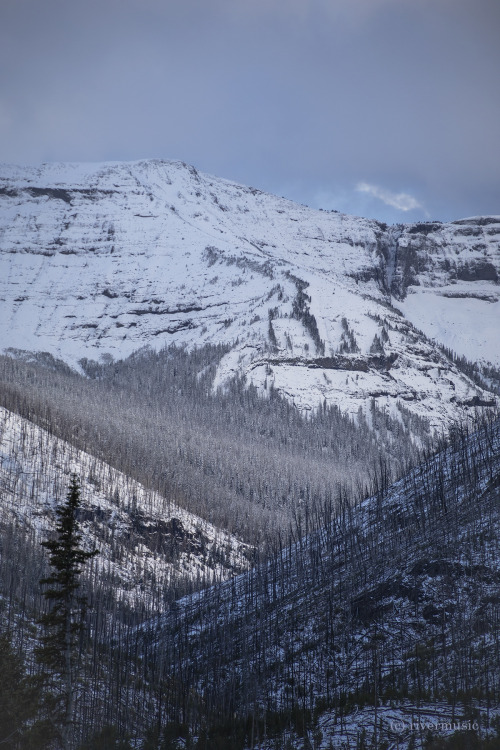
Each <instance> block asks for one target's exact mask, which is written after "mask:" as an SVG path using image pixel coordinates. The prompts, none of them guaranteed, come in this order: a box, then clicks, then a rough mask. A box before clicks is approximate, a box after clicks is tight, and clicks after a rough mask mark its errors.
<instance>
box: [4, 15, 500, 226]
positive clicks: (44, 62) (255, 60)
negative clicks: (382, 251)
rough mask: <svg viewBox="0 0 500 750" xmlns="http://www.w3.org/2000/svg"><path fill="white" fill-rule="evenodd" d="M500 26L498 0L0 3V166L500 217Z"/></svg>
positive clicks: (387, 213) (368, 208)
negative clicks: (144, 170)
mask: <svg viewBox="0 0 500 750" xmlns="http://www.w3.org/2000/svg"><path fill="white" fill-rule="evenodd" d="M499 31H500V4H499V3H498V2H497V0H474V1H473V0H253V2H251V3H249V2H243V1H242V0H211V2H206V0H100V2H96V1H95V0H85V2H83V1H80V0H77V1H76V2H71V3H68V2H67V0H44V2H43V3H41V2H39V0H3V3H2V8H1V10H0V75H1V86H0V159H1V160H2V161H14V162H20V163H37V162H39V161H42V160H72V161H78V160H85V161H88V160H91V161H96V160H105V159H136V158H143V157H161V158H167V159H168V158H173V159H176V158H178V159H183V160H184V161H189V162H192V163H194V164H196V166H197V167H199V168H200V169H202V170H205V171H209V172H212V173H215V174H218V175H220V176H223V177H228V178H231V179H235V180H238V181H241V182H245V183H247V184H254V185H256V186H258V187H262V188H264V189H267V190H271V191H273V192H278V193H282V194H287V195H288V196H289V197H292V198H294V199H297V200H300V201H302V202H308V203H311V204H314V205H319V204H320V203H323V204H325V202H330V201H335V202H336V204H334V205H328V206H327V205H325V207H332V208H340V209H341V210H347V211H352V212H360V213H362V212H365V213H370V214H371V215H374V216H379V217H380V218H384V219H385V220H394V221H397V220H406V219H408V218H410V213H411V218H415V219H416V218H421V217H424V216H425V215H426V212H428V213H429V215H431V216H432V217H435V218H443V219H447V218H458V217H459V216H462V215H465V214H468V215H470V214H476V213H500V208H499V198H500V191H499V181H498V174H499V173H500V149H499V147H498V132H500V100H499V97H498V94H497V89H498V82H497V78H498V73H499V69H500V50H499V47H500V45H498V43H497V40H498V32H499ZM360 183H364V184H367V185H369V186H371V187H372V188H373V190H372V191H371V192H368V191H365V192H363V191H359V190H357V189H356V187H357V186H358V185H359V184H360ZM402 194H405V195H408V196H409V197H410V198H413V200H414V204H412V205H415V208H414V209H412V210H411V211H409V210H408V211H402V210H400V209H398V208H397V206H396V205H392V206H390V205H389V204H388V203H387V202H384V201H383V200H382V199H381V198H380V197H377V196H381V195H386V196H387V195H395V196H398V195H402ZM417 206H420V208H418V207H417Z"/></svg>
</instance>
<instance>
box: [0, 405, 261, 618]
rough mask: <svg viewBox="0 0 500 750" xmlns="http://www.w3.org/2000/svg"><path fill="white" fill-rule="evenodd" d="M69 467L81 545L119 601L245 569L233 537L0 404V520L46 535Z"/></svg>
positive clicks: (34, 535)
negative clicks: (94, 551) (77, 495)
mask: <svg viewBox="0 0 500 750" xmlns="http://www.w3.org/2000/svg"><path fill="white" fill-rule="evenodd" d="M72 472H75V473H76V474H77V475H78V477H79V479H80V482H81V497H82V510H81V513H80V522H81V528H82V531H83V532H84V538H85V541H86V544H88V545H89V546H90V547H97V548H98V549H99V555H98V557H97V558H96V559H95V561H94V562H93V565H94V566H95V568H96V570H97V574H98V579H101V580H103V579H107V580H112V581H113V590H114V592H115V595H116V597H117V598H121V599H124V600H125V601H129V602H131V603H135V604H137V603H138V602H139V601H141V600H143V601H144V602H149V603H150V602H151V601H152V600H153V599H154V595H153V592H154V593H155V594H156V595H157V594H158V592H160V591H162V590H165V589H166V588H167V587H168V585H169V584H170V583H174V582H176V581H177V582H179V581H181V580H185V581H186V580H191V581H196V580H197V579H199V580H204V579H205V580H208V581H212V580H220V579H223V578H226V577H228V576H231V575H234V573H236V572H239V571H242V570H246V569H248V568H249V566H250V559H251V557H252V550H251V548H250V547H249V546H248V545H246V544H244V543H242V542H240V541H239V540H237V539H236V538H235V537H234V536H231V535H229V534H227V533H225V532H223V531H220V530H218V529H216V528H215V527H213V526H212V525H211V524H209V523H207V522H206V521H204V520H202V519H201V518H199V517H197V516H195V515H193V514H191V513H188V512H187V511H185V510H183V509H182V508H179V507H178V506H176V505H174V504H173V503H171V502H169V501H168V500H167V499H166V498H164V497H162V496H160V495H158V494H157V493H155V492H151V491H150V490H147V489H146V488H144V487H143V486H142V485H140V484H139V483H138V482H135V481H134V480H131V479H130V478H129V477H126V476H125V475H124V474H122V473H121V472H118V471H116V470H115V469H113V468H112V467H110V466H108V465H107V464H105V463H103V462H102V461H99V460H98V459H95V458H94V457H92V456H90V455H88V454H87V453H84V452H83V451H78V450H76V449H75V448H74V447H73V446H71V445H69V444H68V443H65V442H64V441H62V440H59V439H57V438H55V437H54V436H52V435H50V434H49V433H48V432H46V431H45V430H43V429H41V428H39V427H37V426H35V425H34V424H33V423H32V422H29V421H28V420H25V419H23V418H22V417H19V416H18V415H16V414H12V413H11V412H9V411H7V410H6V409H2V408H0V522H2V523H5V522H9V523H11V522H16V523H17V525H18V529H21V530H23V532H24V533H25V534H27V535H29V537H30V538H31V539H32V541H33V542H34V543H35V544H37V543H39V542H41V541H42V540H44V539H47V538H48V535H49V533H50V530H51V529H53V528H54V526H55V520H56V516H55V508H56V505H57V504H58V503H61V502H63V500H64V498H65V496H66V493H67V489H68V484H69V480H70V476H71V473H72ZM158 606H159V607H160V608H161V599H159V604H158Z"/></svg>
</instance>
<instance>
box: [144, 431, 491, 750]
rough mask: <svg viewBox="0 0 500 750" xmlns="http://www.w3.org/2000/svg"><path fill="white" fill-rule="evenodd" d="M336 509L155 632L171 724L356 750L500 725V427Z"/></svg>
mask: <svg viewBox="0 0 500 750" xmlns="http://www.w3.org/2000/svg"><path fill="white" fill-rule="evenodd" d="M338 500H339V506H338V511H337V510H335V509H334V507H333V506H326V507H318V508H317V515H316V518H315V519H314V520H315V522H316V524H317V526H318V528H317V529H316V530H315V531H313V532H311V533H309V534H307V533H306V532H307V529H305V528H304V527H303V526H302V527H299V528H297V530H296V533H297V540H296V541H295V542H293V541H292V540H290V541H289V542H288V544H286V543H282V544H280V545H277V547H276V550H275V553H274V555H273V557H272V559H271V560H270V561H269V562H268V563H267V564H265V565H261V566H259V567H257V568H256V569H255V570H253V571H252V572H251V573H249V574H245V575H242V576H239V577H237V578H236V579H232V580H231V581H228V582H227V583H225V584H223V585H221V586H218V587H216V588H213V589H208V590H205V591H204V592H202V594H201V595H197V596H196V597H191V598H186V599H183V600H182V601H180V602H179V603H178V604H177V606H176V608H175V609H174V610H173V611H172V612H171V613H170V614H167V615H164V616H162V617H161V618H160V620H159V621H157V622H153V623H151V624H150V625H149V626H147V627H143V628H142V630H143V633H144V644H145V646H144V648H145V649H146V650H147V653H149V654H151V653H156V658H157V660H160V665H158V661H155V660H153V661H154V663H155V668H154V669H152V670H151V672H150V674H151V678H152V679H157V675H156V673H157V672H158V671H159V672H160V674H161V675H162V677H163V679H164V680H165V681H166V683H165V684H168V685H170V686H171V688H172V689H171V692H170V693H169V694H168V696H165V698H164V699H165V708H164V711H165V715H169V716H170V717H171V718H172V719H174V720H176V721H184V722H187V723H189V724H191V725H192V726H193V727H194V728H195V731H198V732H200V731H204V729H203V728H204V726H206V725H205V722H206V720H207V716H210V719H211V723H212V727H211V730H208V732H209V735H210V731H211V732H212V734H211V735H210V736H211V738H212V739H211V740H209V744H208V746H210V747H228V748H229V747H232V748H244V747H253V746H259V747H261V748H274V747H285V746H286V747H288V746H290V747H294V748H309V747H313V746H314V747H322V748H328V747H335V748H340V747H345V746H346V745H345V744H343V743H346V742H348V741H350V742H351V743H354V744H351V745H349V746H350V747H356V746H359V745H356V741H357V740H358V741H359V738H360V735H361V734H362V732H363V730H365V733H366V736H367V738H368V739H371V740H373V737H374V733H375V729H376V732H377V734H378V741H379V742H380V743H382V740H384V741H385V742H389V743H396V740H397V741H398V742H399V743H400V744H399V747H400V748H403V747H407V746H408V742H409V740H410V739H411V737H412V736H413V735H415V732H413V731H410V730H409V728H408V725H409V721H410V720H411V718H412V717H413V718H414V719H415V718H416V719H419V720H420V719H422V720H424V719H425V720H427V721H430V720H439V721H443V722H444V721H451V720H453V719H454V720H457V719H460V720H464V721H468V720H470V721H473V720H477V722H478V726H480V727H481V730H482V731H483V732H485V731H487V729H488V727H489V726H490V722H492V724H491V726H493V725H494V723H495V717H498V709H499V705H500V645H499V644H500V597H499V595H498V592H499V587H500V424H499V423H498V422H496V423H494V424H490V425H485V426H484V427H482V428H481V429H480V430H478V431H477V432H476V433H474V434H472V435H469V436H467V435H466V434H465V433H462V434H460V433H458V432H457V433H456V434H455V435H454V438H453V440H452V442H451V445H450V446H449V447H448V448H447V449H445V450H442V451H441V452H440V453H438V454H437V455H436V456H435V457H433V458H430V459H428V460H427V461H426V462H424V463H423V464H421V465H419V466H417V467H416V468H415V469H413V470H412V471H411V472H409V473H408V474H407V475H405V477H403V478H402V479H401V480H399V481H398V482H397V483H396V484H394V485H393V486H391V487H390V488H389V489H388V490H387V491H381V492H377V493H376V494H375V495H374V496H372V497H370V498H369V499H367V500H365V501H363V502H361V503H360V504H358V505H356V507H354V508H353V507H352V505H351V504H350V502H349V499H348V498H338ZM145 653H146V652H145ZM174 655H175V656H174ZM145 664H147V662H145ZM179 681H182V685H183V686H184V690H183V691H182V697H181V696H179V694H178V692H177V691H176V689H175V688H174V685H176V684H178V682H179ZM166 706H168V709H167V708H166ZM201 707H203V708H201ZM391 722H392V723H391ZM394 722H402V723H399V724H397V726H398V727H399V730H398V731H394ZM215 725H217V726H215ZM425 734H426V733H425V732H424V731H422V732H420V733H418V732H417V734H416V737H414V740H415V739H417V740H419V741H423V738H424V735H425ZM287 737H288V738H289V740H290V741H291V744H290V745H286V741H287V740H286V738H287ZM217 738H218V739H217ZM278 738H279V739H278ZM356 738H357V739H356ZM217 742H218V743H219V744H216V743H217ZM224 742H225V743H226V744H224ZM211 743H213V744H211ZM273 743H276V744H273ZM315 743H316V744H315ZM329 743H331V744H329ZM379 746H380V747H382V746H385V747H387V746H388V745H387V744H386V745H382V744H380V745H379ZM392 746H393V745H392V744H391V747H392Z"/></svg>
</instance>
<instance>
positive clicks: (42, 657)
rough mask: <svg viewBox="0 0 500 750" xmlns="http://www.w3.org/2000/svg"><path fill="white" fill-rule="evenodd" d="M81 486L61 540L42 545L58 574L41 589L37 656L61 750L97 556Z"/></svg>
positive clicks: (64, 511)
mask: <svg viewBox="0 0 500 750" xmlns="http://www.w3.org/2000/svg"><path fill="white" fill-rule="evenodd" d="M79 506H80V484H79V481H78V477H77V476H76V474H73V475H72V477H71V481H70V484H69V489H68V494H67V497H66V502H65V503H64V504H62V505H58V506H57V508H56V515H57V526H56V533H57V538H56V539H52V540H49V541H45V542H42V546H43V547H45V548H46V549H48V550H49V553H50V565H51V566H52V568H53V572H52V574H51V575H49V576H48V577H47V578H43V579H42V580H41V581H40V583H41V584H42V585H44V586H48V587H49V588H47V589H46V590H45V591H44V596H45V598H46V599H47V601H48V602H49V610H48V612H46V613H45V614H44V615H43V616H42V617H41V618H40V624H41V625H42V626H43V628H44V633H43V636H42V639H41V641H42V643H41V646H40V647H39V648H38V649H37V656H38V660H39V662H40V664H41V665H42V667H43V668H44V671H45V673H46V676H47V680H46V688H49V689H51V690H52V691H54V694H55V696H57V697H56V698H55V700H54V701H53V704H52V707H51V713H52V717H51V718H52V721H53V722H54V724H55V726H56V727H57V728H58V733H59V738H60V744H61V747H62V748H64V750H68V749H69V748H70V747H71V737H72V726H73V716H74V710H75V693H76V687H77V675H76V658H75V648H76V640H77V636H78V635H79V634H80V633H81V631H82V628H83V609H84V606H85V603H86V602H85V597H83V596H78V593H77V592H78V589H79V587H80V575H81V572H82V567H81V566H82V565H83V564H84V563H85V562H86V561H87V560H89V559H90V558H92V557H94V556H95V555H97V554H98V551H97V550H95V549H94V550H92V551H88V552H87V551H85V550H84V549H82V547H81V541H82V536H81V534H80V532H79V528H78V519H77V513H78V508H79Z"/></svg>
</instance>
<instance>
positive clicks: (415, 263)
mask: <svg viewBox="0 0 500 750" xmlns="http://www.w3.org/2000/svg"><path fill="white" fill-rule="evenodd" d="M499 248H500V217H480V218H474V219H467V220H461V221H458V222H453V223H451V224H440V223H437V222H433V223H422V224H413V225H399V226H395V227H386V226H385V225H381V224H379V223H378V222H376V221H370V220H366V219H361V218H356V217H351V216H346V215H342V214H339V213H336V212H324V211H316V210H313V209H309V208H307V207H304V206H299V205H296V204H294V203H292V202H290V201H286V200H284V199H281V198H278V197H276V196H272V195H267V194H264V193H261V192H260V191H257V190H254V189H252V188H247V187H243V186H240V185H235V184H234V183H230V182H227V181H224V180H220V179H217V178H213V177H210V176H208V175H203V174H200V173H198V172H197V171H196V170H195V169H194V168H193V167H189V166H186V165H185V164H181V163H172V162H156V161H153V162H151V161H149V162H137V163H132V164H98V165H61V164H59V165H57V164H54V165H44V166H42V167H41V168H40V169H21V168H16V167H4V168H2V170H1V171H0V310H1V319H0V347H1V348H2V349H3V350H6V349H8V348H14V349H21V350H29V351H33V350H38V351H49V352H50V353H52V354H54V355H55V356H58V357H61V358H62V359H64V360H65V361H67V362H69V363H70V364H72V365H73V366H78V361H79V360H80V359H81V358H82V357H86V358H88V359H99V358H100V357H105V358H110V357H114V358H121V357H124V356H128V355H129V354H131V353H132V352H133V351H135V350H137V349H138V348H140V347H143V346H145V345H147V346H152V347H154V348H160V347H162V346H165V345H168V344H171V343H175V344H177V345H179V346H187V347H189V348H192V347H195V346H202V345H204V344H206V343H224V344H229V345H231V351H230V352H229V354H228V355H227V356H226V357H225V358H224V359H223V361H222V363H221V366H220V368H219V372H218V375H217V378H216V382H215V385H223V384H224V383H225V382H227V380H228V379H230V378H231V377H234V376H235V375H244V376H245V377H246V378H247V381H248V382H253V383H254V384H255V385H257V386H258V387H259V388H261V389H262V390H264V389H265V388H269V387H270V386H271V385H273V386H274V387H275V388H277V389H278V390H279V391H280V392H281V393H283V394H284V395H286V396H287V398H289V399H290V400H291V401H293V402H294V403H295V404H296V405H297V406H298V407H299V408H301V409H306V410H307V409H311V408H315V407H316V406H317V405H318V404H319V403H322V402H323V401H325V400H326V401H327V402H328V403H335V404H337V405H338V406H339V407H340V408H341V409H343V410H346V411H349V412H351V413H356V412H357V411H358V409H359V407H361V408H362V409H363V410H364V411H365V412H368V411H369V405H370V403H371V402H372V400H373V399H375V401H376V402H377V403H378V405H379V406H380V407H386V408H388V409H389V410H390V412H391V413H392V414H393V415H397V414H398V413H400V412H401V407H403V408H406V409H409V410H410V412H412V413H414V414H417V415H419V416H422V417H424V418H426V419H428V420H429V423H430V424H431V426H432V427H433V428H435V429H441V428H442V427H443V424H447V423H449V421H450V420H451V419H455V418H461V417H462V416H464V414H465V413H467V411H468V410H470V409H471V408H473V405H474V404H477V403H478V402H481V403H493V401H494V399H493V397H492V396H491V394H488V393H485V391H484V390H483V389H481V388H479V387H478V386H477V385H475V384H474V383H472V382H471V381H470V380H469V379H468V378H467V377H466V376H465V375H464V374H463V373H462V372H460V371H458V370H457V368H456V367H455V365H454V364H453V362H451V361H450V360H449V358H448V357H447V356H445V355H444V354H443V352H442V350H441V349H440V348H439V346H437V345H436V344H440V345H443V346H446V347H449V348H451V349H453V350H454V351H455V352H456V353H458V354H459V355H464V356H467V358H468V359H471V360H479V361H484V362H488V361H489V362H493V363H494V364H496V365H497V366H498V365H499V364H500V346H499V341H498V333H497V321H498V319H499V312H500V308H499V303H498V297H499V294H498V292H499V274H500V249H499Z"/></svg>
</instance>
